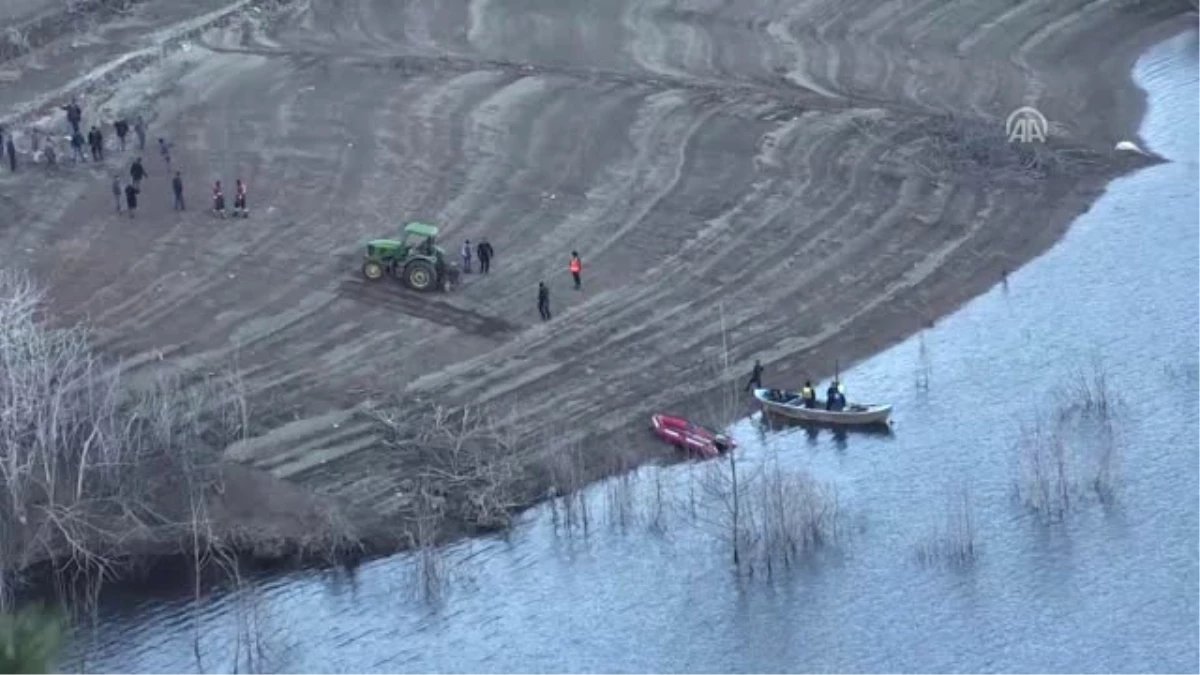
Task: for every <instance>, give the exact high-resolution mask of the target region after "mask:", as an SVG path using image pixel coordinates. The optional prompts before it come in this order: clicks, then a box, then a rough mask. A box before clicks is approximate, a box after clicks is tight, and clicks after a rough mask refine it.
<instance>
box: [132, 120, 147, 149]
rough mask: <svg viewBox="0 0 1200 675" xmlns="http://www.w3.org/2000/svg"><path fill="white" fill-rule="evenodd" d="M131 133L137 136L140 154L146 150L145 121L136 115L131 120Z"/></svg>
mask: <svg viewBox="0 0 1200 675" xmlns="http://www.w3.org/2000/svg"><path fill="white" fill-rule="evenodd" d="M133 133H135V134H137V138H138V151H139V152H140V151H143V150H145V149H146V120H144V119H142V116H141V115H138V116H137V117H135V118H134V120H133Z"/></svg>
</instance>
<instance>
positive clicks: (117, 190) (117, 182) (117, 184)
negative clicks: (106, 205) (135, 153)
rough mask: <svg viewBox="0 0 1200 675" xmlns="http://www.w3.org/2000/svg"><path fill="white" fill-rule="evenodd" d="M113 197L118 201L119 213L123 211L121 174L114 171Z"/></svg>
mask: <svg viewBox="0 0 1200 675" xmlns="http://www.w3.org/2000/svg"><path fill="white" fill-rule="evenodd" d="M112 194H113V199H114V200H115V201H116V202H117V213H120V212H121V174H119V173H114V174H113V179H112Z"/></svg>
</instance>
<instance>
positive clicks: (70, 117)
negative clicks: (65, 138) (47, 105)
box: [62, 99, 83, 135]
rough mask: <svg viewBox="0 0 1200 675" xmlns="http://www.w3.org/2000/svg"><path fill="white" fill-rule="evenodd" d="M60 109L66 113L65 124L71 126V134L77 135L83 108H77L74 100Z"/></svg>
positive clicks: (81, 122)
mask: <svg viewBox="0 0 1200 675" xmlns="http://www.w3.org/2000/svg"><path fill="white" fill-rule="evenodd" d="M62 109H63V110H64V111H66V113H67V123H68V124H70V125H71V134H72V135H74V134H78V133H79V127H80V125H81V124H83V108H80V107H79V104H78V103H76V102H75V99H71V102H70V103H68V104H66V105H64V106H63V108H62Z"/></svg>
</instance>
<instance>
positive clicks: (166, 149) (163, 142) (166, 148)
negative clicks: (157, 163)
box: [158, 138, 171, 171]
mask: <svg viewBox="0 0 1200 675" xmlns="http://www.w3.org/2000/svg"><path fill="white" fill-rule="evenodd" d="M158 154H160V155H162V158H163V163H165V164H166V165H167V171H170V170H171V144H170V143H167V139H165V138H160V139H158Z"/></svg>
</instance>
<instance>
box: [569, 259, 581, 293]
mask: <svg viewBox="0 0 1200 675" xmlns="http://www.w3.org/2000/svg"><path fill="white" fill-rule="evenodd" d="M567 269H569V270H571V278H573V279H574V280H575V290H577V291H580V290H583V281H582V280H581V279H580V276H579V275H581V274H583V261H582V260H580V259H579V253H578V252H576V251H571V262H570V264H569V265H568V266H567Z"/></svg>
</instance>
